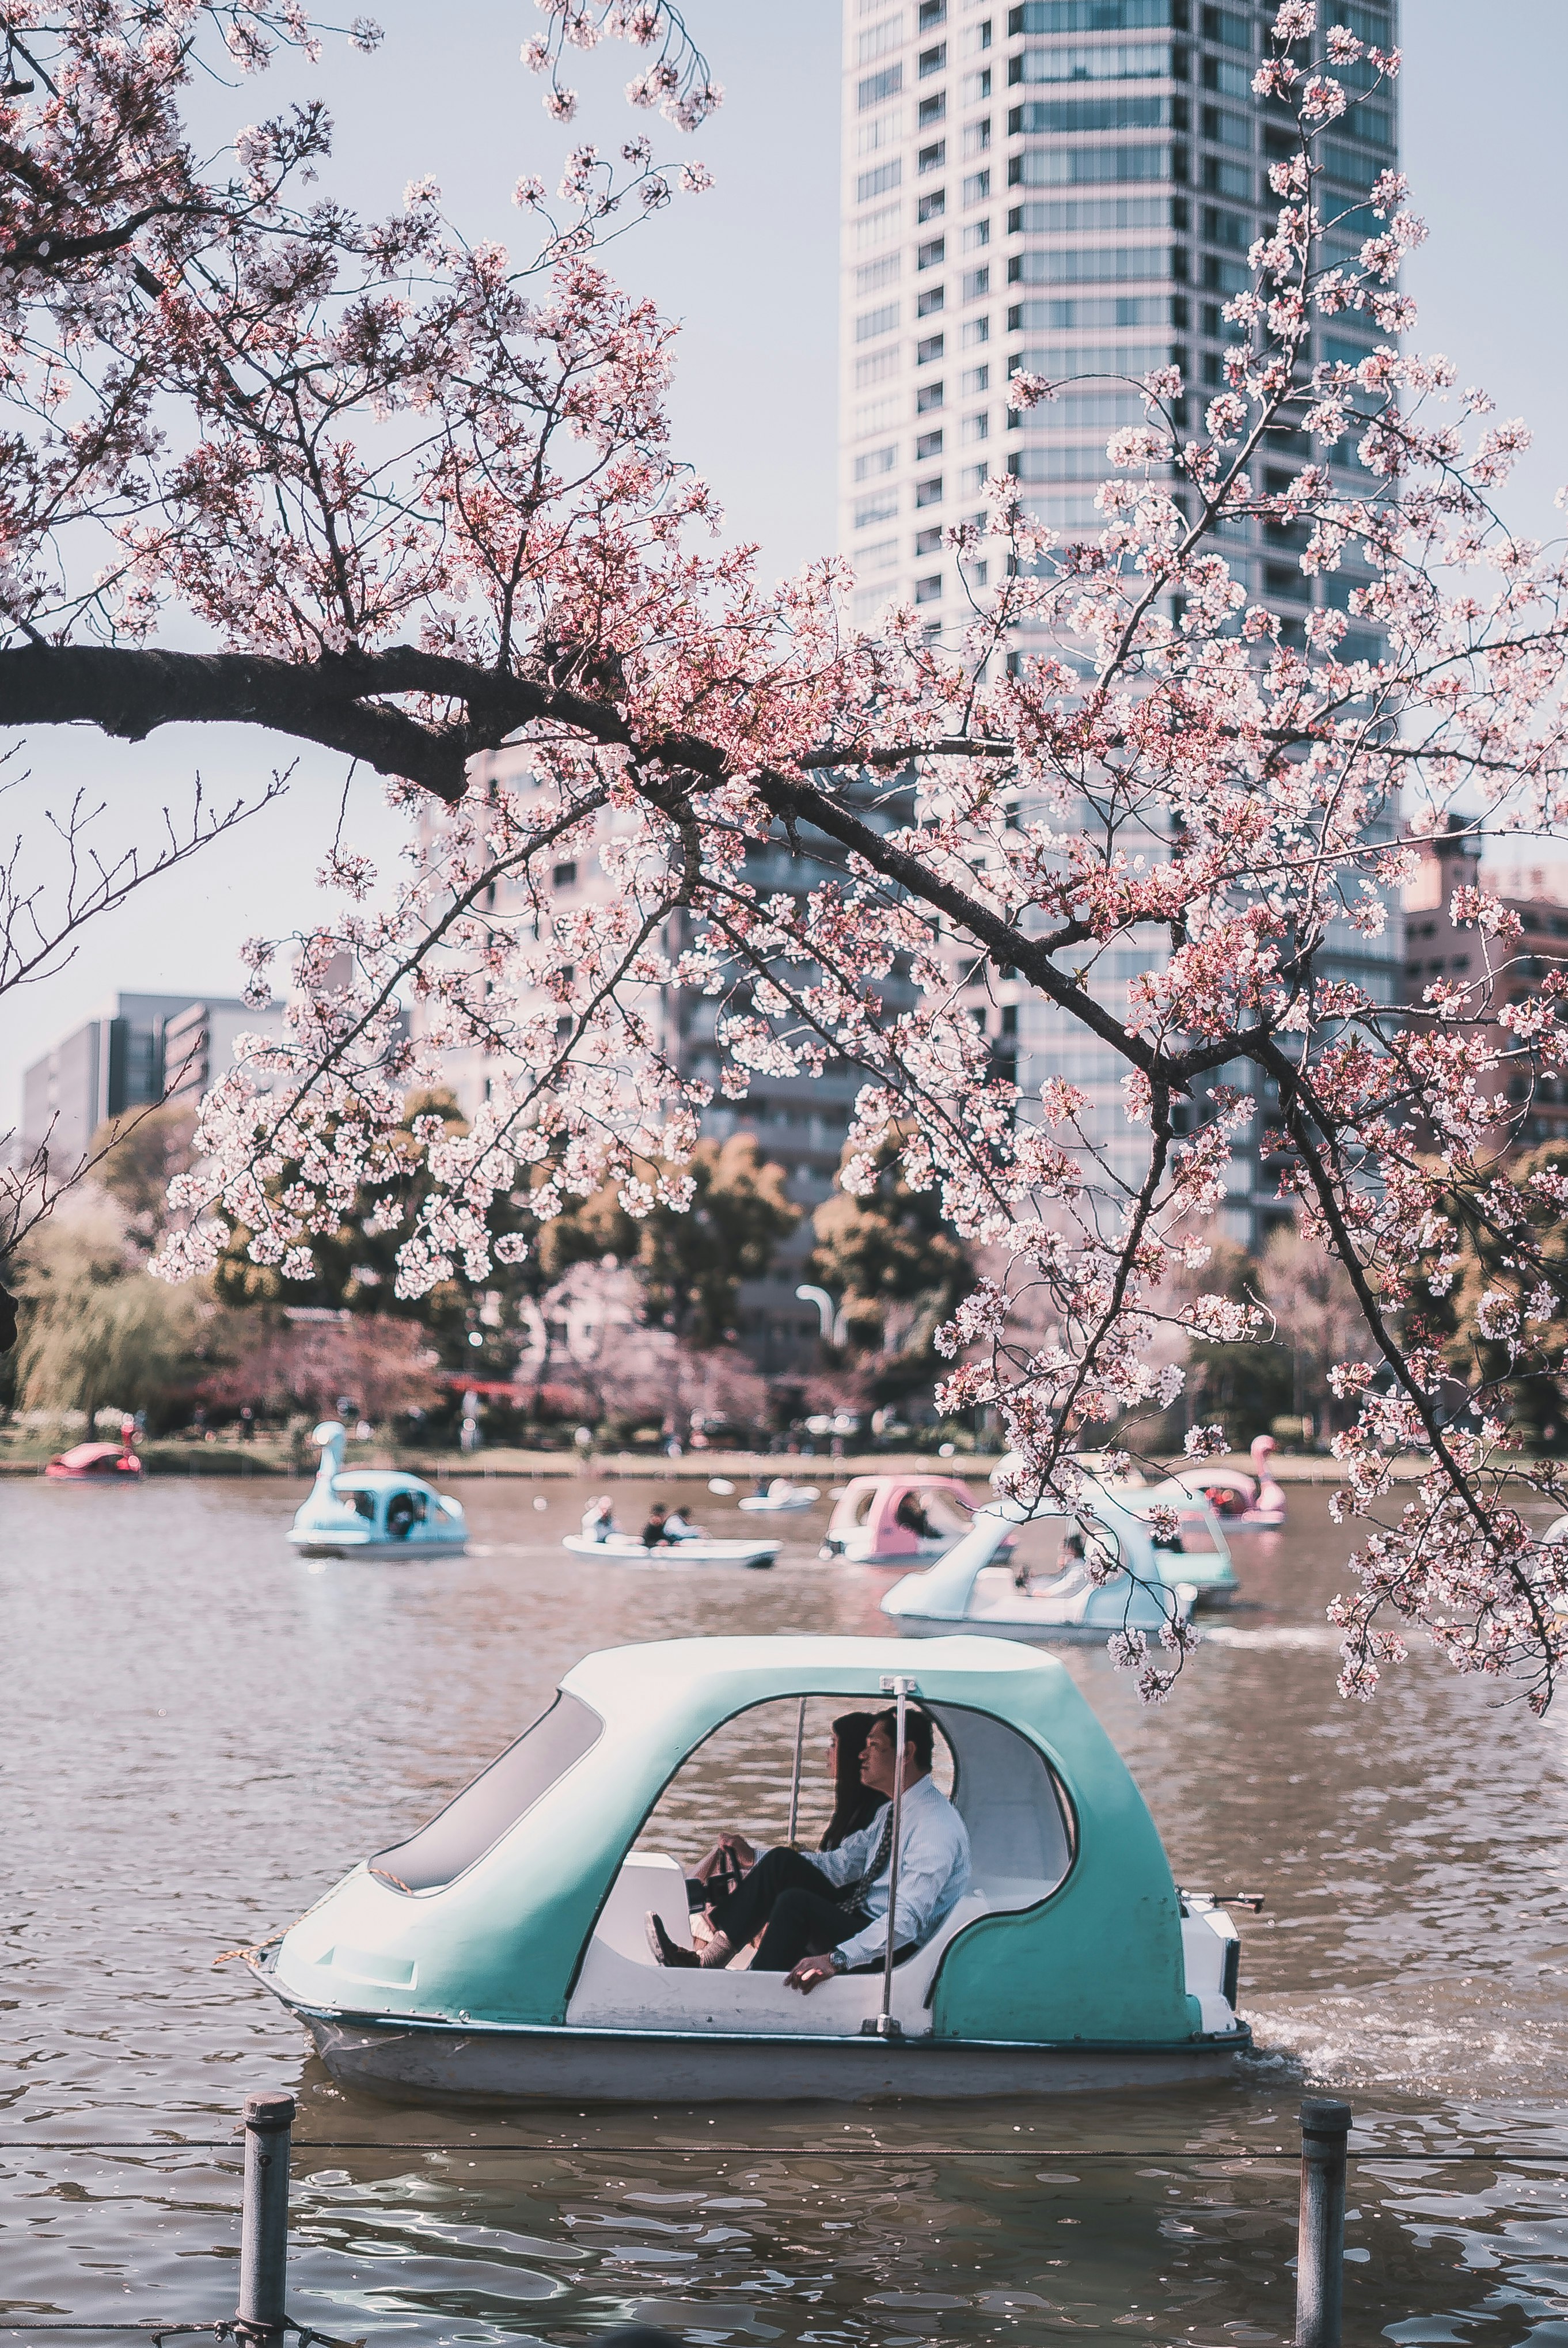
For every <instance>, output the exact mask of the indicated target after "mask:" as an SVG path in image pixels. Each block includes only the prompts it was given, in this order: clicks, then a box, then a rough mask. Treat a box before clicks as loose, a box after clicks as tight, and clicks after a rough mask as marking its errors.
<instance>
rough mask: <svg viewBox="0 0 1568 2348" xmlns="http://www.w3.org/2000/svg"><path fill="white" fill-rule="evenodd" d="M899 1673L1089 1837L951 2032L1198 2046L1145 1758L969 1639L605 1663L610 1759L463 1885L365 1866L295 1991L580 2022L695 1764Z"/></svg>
mask: <svg viewBox="0 0 1568 2348" xmlns="http://www.w3.org/2000/svg"><path fill="white" fill-rule="evenodd" d="M894 1670H901V1671H903V1672H906V1673H911V1674H912V1675H913V1677H914V1678H915V1679H916V1680H917V1683H918V1684H919V1689H920V1693H921V1694H922V1695H923V1696H925V1697H926V1698H927V1699H928V1700H930V1701H931V1702H933V1703H935V1704H955V1705H970V1706H973V1707H974V1708H975V1710H977V1711H979V1712H982V1713H988V1714H990V1715H993V1716H995V1717H997V1718H1000V1719H1002V1720H1005V1721H1006V1722H1007V1723H1008V1724H1009V1725H1012V1726H1013V1727H1014V1728H1016V1730H1017V1731H1018V1732H1019V1733H1021V1734H1022V1735H1024V1736H1026V1738H1028V1739H1029V1740H1030V1741H1031V1742H1033V1743H1034V1744H1036V1745H1037V1746H1038V1747H1039V1748H1040V1750H1041V1751H1042V1752H1044V1753H1045V1754H1046V1755H1047V1757H1048V1759H1049V1760H1050V1761H1051V1763H1052V1764H1053V1766H1055V1768H1056V1769H1057V1773H1058V1775H1059V1776H1060V1777H1061V1779H1062V1781H1063V1783H1064V1784H1065V1786H1066V1787H1067V1788H1068V1793H1069V1795H1070V1797H1071V1800H1072V1803H1073V1806H1074V1808H1075V1810H1076V1812H1077V1816H1078V1853H1077V1856H1076V1859H1075V1861H1074V1864H1073V1867H1072V1869H1071V1871H1070V1872H1069V1875H1068V1879H1067V1881H1066V1883H1065V1884H1064V1885H1063V1887H1062V1889H1061V1890H1060V1891H1058V1892H1057V1893H1056V1894H1054V1895H1053V1896H1052V1897H1051V1898H1050V1899H1049V1900H1047V1901H1046V1902H1045V1903H1044V1904H1043V1905H1042V1906H1041V1907H1040V1908H1039V1909H1037V1910H1030V1911H1027V1912H1025V1913H1021V1914H1012V1915H1008V1914H999V1915H997V1916H995V1917H993V1918H983V1919H981V1920H980V1921H978V1922H977V1923H976V1924H975V1925H974V1926H972V1927H971V1928H970V1929H969V1931H966V1932H965V1933H964V1934H962V1935H961V1936H960V1938H959V1939H958V1940H957V1941H954V1944H953V1946H952V1948H951V1949H950V1951H949V1952H948V1953H947V1956H946V1958H945V1960H944V1963H943V1967H942V1970H941V1972H940V1973H939V1975H938V1978H937V1984H936V1993H935V2000H934V2016H933V2019H934V2026H935V2029H936V2031H937V2032H938V2034H942V2035H945V2036H953V2037H965V2038H969V2037H973V2038H1019V2039H1062V2038H1072V2037H1083V2038H1092V2039H1099V2040H1101V2041H1108V2040H1109V2041H1115V2040H1122V2039H1137V2040H1140V2041H1141V2042H1143V2043H1145V2044H1148V2043H1150V2042H1161V2041H1163V2042H1165V2043H1185V2042H1187V2041H1189V2040H1190V2039H1191V2037H1192V2035H1193V2034H1194V2020H1193V2016H1192V2015H1191V2013H1190V2012H1189V2002H1188V2000H1187V1998H1186V1995H1185V1988H1184V1981H1183V1967H1182V1959H1181V1922H1180V1913H1179V1909H1178V1904H1177V1900H1176V1894H1175V1890H1174V1887H1173V1885H1172V1883H1171V1871H1170V1868H1169V1866H1168V1864H1167V1862H1166V1859H1165V1856H1164V1852H1163V1850H1162V1849H1161V1844H1160V1839H1159V1837H1158V1835H1157V1834H1156V1832H1155V1828H1154V1825H1153V1821H1152V1819H1151V1818H1150V1815H1149V1812H1148V1809H1147V1807H1145V1805H1144V1802H1143V1799H1142V1797H1141V1796H1140V1793H1139V1791H1138V1788H1137V1787H1136V1785H1135V1784H1134V1783H1133V1780H1132V1778H1131V1776H1130V1773H1129V1771H1128V1769H1127V1766H1126V1764H1125V1762H1124V1761H1123V1760H1122V1758H1121V1756H1120V1755H1119V1753H1118V1752H1117V1750H1116V1748H1115V1746H1114V1745H1113V1744H1112V1743H1111V1741H1110V1739H1109V1736H1108V1735H1106V1733H1105V1731H1104V1730H1103V1729H1102V1728H1101V1726H1100V1725H1099V1722H1098V1720H1097V1719H1096V1718H1095V1715H1094V1714H1093V1712H1092V1711H1091V1710H1090V1708H1089V1706H1088V1703H1087V1702H1086V1701H1085V1699H1084V1697H1083V1695H1082V1694H1081V1693H1080V1692H1079V1691H1078V1688H1077V1687H1076V1686H1075V1685H1074V1684H1073V1682H1072V1680H1071V1678H1070V1676H1069V1675H1068V1673H1067V1672H1066V1671H1065V1670H1064V1669H1063V1667H1062V1666H1061V1664H1060V1663H1059V1662H1057V1660H1056V1659H1055V1658H1050V1657H1047V1656H1043V1655H1041V1654H1040V1653H1038V1652H1037V1651H1036V1650H1031V1649H1026V1648H1019V1647H1014V1646H1011V1645H1009V1644H1008V1643H1004V1642H1001V1641H987V1640H977V1639H969V1638H962V1637H959V1638H954V1639H951V1640H943V1641H941V1642H933V1643H931V1647H930V1648H928V1649H927V1650H925V1651H923V1653H918V1654H912V1653H910V1650H909V1648H908V1647H907V1646H905V1645H901V1644H900V1643H897V1642H895V1641H892V1640H885V1641H883V1640H858V1639H849V1638H823V1639H806V1638H799V1639H790V1638H782V1639H759V1638H758V1639H735V1640H712V1641H700V1642H698V1641H692V1642H675V1643H669V1644H668V1645H665V1646H664V1647H662V1648H661V1647H658V1646H654V1647H650V1648H645V1649H641V1650H625V1649H623V1650H611V1651H606V1652H604V1653H600V1654H598V1655H595V1656H592V1657H588V1658H586V1659H585V1660H584V1662H583V1663H581V1664H579V1665H578V1666H577V1667H576V1669H575V1670H574V1671H573V1672H572V1673H568V1674H567V1677H566V1680H565V1682H564V1683H563V1684H564V1686H565V1687H566V1688H567V1689H569V1690H571V1691H573V1692H574V1693H576V1694H578V1695H579V1696H580V1697H581V1699H582V1700H583V1702H584V1703H587V1704H591V1705H592V1706H593V1709H594V1710H595V1711H596V1712H597V1713H598V1714H599V1715H600V1716H601V1718H602V1719H603V1722H604V1729H603V1735H601V1736H600V1738H599V1740H598V1742H597V1743H596V1744H595V1745H594V1746H593V1747H592V1748H591V1749H590V1750H589V1751H588V1752H587V1753H585V1754H584V1755H583V1756H582V1757H581V1758H580V1759H579V1760H578V1761H576V1762H575V1763H574V1764H573V1766H572V1767H571V1768H570V1769H569V1770H568V1771H567V1772H566V1773H565V1775H564V1776H562V1778H561V1779H559V1780H558V1781H557V1783H556V1784H555V1785H554V1786H553V1787H551V1788H550V1789H549V1790H548V1792H546V1793H545V1794H544V1795H543V1796H542V1797H541V1798H540V1800H539V1801H538V1802H537V1803H536V1804H535V1805H534V1807H532V1808H531V1809H530V1810H528V1811H527V1812H526V1813H525V1814H524V1815H523V1816H522V1817H521V1818H519V1819H518V1820H517V1821H516V1823H515V1824H514V1825H513V1826H512V1827H511V1828H510V1829H509V1830H508V1831H507V1832H505V1833H504V1834H503V1835H502V1836H501V1838H500V1840H499V1841H498V1842H497V1843H495V1844H494V1845H493V1846H492V1847H491V1849H489V1850H488V1851H486V1852H485V1853H484V1854H483V1856H482V1857H481V1858H480V1859H477V1860H476V1862H475V1863H474V1864H473V1865H472V1866H470V1867H469V1869H467V1870H466V1871H465V1872H464V1873H462V1874H460V1875H459V1876H458V1877H457V1878H456V1879H454V1880H452V1881H451V1882H449V1883H447V1884H445V1885H443V1886H441V1887H439V1888H438V1889H433V1890H430V1891H428V1892H418V1893H414V1894H411V1895H410V1894H408V1893H405V1892H402V1891H399V1890H397V1889H396V1888H395V1887H394V1886H393V1885H392V1884H390V1883H388V1882H387V1881H386V1880H385V1879H382V1878H379V1877H377V1876H376V1875H375V1874H374V1873H373V1872H371V1871H370V1869H367V1868H366V1867H363V1866H362V1867H360V1868H357V1869H355V1870H354V1872H353V1873H352V1874H351V1875H350V1876H348V1877H347V1878H346V1879H345V1880H344V1881H343V1882H342V1883H340V1884H339V1885H338V1886H337V1887H336V1889H335V1890H334V1891H331V1892H329V1893H328V1894H327V1895H326V1896H325V1899H324V1900H321V1901H320V1902H318V1904H317V1906H316V1907H315V1909H314V1910H312V1911H311V1913H310V1915H309V1917H308V1918H307V1919H305V1920H304V1921H302V1922H301V1923H300V1924H298V1925H296V1926H294V1929H293V1930H292V1931H290V1932H289V1933H288V1934H287V1935H286V1936H285V1938H284V1943H283V1946H282V1947H281V1949H280V1951H279V1958H278V1977H279V1981H280V1984H281V1985H283V1986H284V1988H285V1990H286V1992H287V1993H288V1994H289V1995H290V1996H291V1997H296V1998H298V1999H300V2000H301V2001H302V2002H303V2003H307V2004H308V2003H320V2004H322V2005H324V2006H328V2007H334V2008H337V2009H340V2010H341V2009H352V2010H354V2011H357V2012H365V2013H378V2014H383V2015H387V2016H392V2015H395V2014H397V2013H405V2014H409V2015H420V2016H425V2017H429V2018H439V2019H444V2020H449V2021H466V2020H472V2021H473V2022H475V2023H480V2022H495V2023H500V2024H536V2025H547V2026H548V2025H553V2026H560V2025H562V2024H564V2023H565V2020H566V2010H567V2004H568V2002H569V2000H570V1998H571V1995H572V1991H573V1985H574V1982H575V1978H576V1972H577V1967H578V1964H579V1962H580V1959H581V1957H582V1954H583V1950H584V1948H585V1946H586V1944H587V1941H588V1940H589V1938H590V1936H591V1934H592V1932H593V1927H594V1923H595V1921H596V1919H597V1916H598V1913H599V1910H600V1907H601V1905H602V1903H603V1899H604V1897H605V1895H606V1893H607V1891H608V1890H609V1888H610V1886H611V1883H612V1881H613V1880H614V1875H615V1871H616V1869H618V1867H619V1865H620V1863H621V1859H622V1858H623V1856H624V1853H625V1852H626V1850H627V1849H629V1848H630V1846H631V1845H632V1844H633V1843H634V1841H635V1840H636V1838H637V1837H638V1835H639V1834H640V1833H641V1832H642V1830H643V1828H644V1824H645V1819H646V1818H647V1815H648V1813H649V1811H650V1809H651V1808H652V1807H653V1806H654V1804H655V1801H656V1800H657V1798H658V1796H659V1794H660V1792H661V1791H662V1789H663V1787H664V1786H665V1783H666V1782H667V1781H668V1779H669V1778H670V1777H671V1776H673V1775H674V1773H675V1772H676V1769H678V1768H679V1766H681V1764H682V1763H683V1762H684V1761H685V1760H686V1758H687V1756H689V1755H690V1753H691V1752H692V1751H693V1750H694V1748H695V1747H696V1746H697V1745H699V1744H700V1743H701V1742H702V1741H703V1739H704V1738H705V1737H706V1736H707V1735H709V1734H710V1733H711V1731H712V1730H713V1729H715V1728H716V1727H717V1726H718V1725H720V1724H721V1723H722V1722H723V1721H725V1720H727V1719H728V1718H730V1717H731V1716H732V1715H734V1714H736V1713H738V1712H739V1711H742V1710H744V1709H745V1708H746V1707H747V1706H748V1705H749V1704H756V1703H759V1702H764V1701H768V1700H770V1699H777V1698H779V1697H785V1696H791V1695H794V1694H820V1695H830V1696H844V1697H849V1698H851V1699H854V1698H860V1699H861V1701H866V1700H868V1699H869V1700H871V1701H876V1700H877V1699H878V1698H879V1697H880V1698H881V1700H882V1701H885V1700H886V1699H885V1695H883V1694H882V1688H883V1685H884V1675H885V1674H887V1673H890V1672H892V1671H894ZM713 1823H714V1825H715V1826H716V1827H722V1826H724V1825H727V1824H729V1823H732V1821H730V1820H728V1819H725V1818H716V1819H715V1820H714V1822H713ZM400 1983H406V1984H407V1986H403V1987H399V1986H398V1984H400Z"/></svg>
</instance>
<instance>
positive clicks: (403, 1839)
mask: <svg viewBox="0 0 1568 2348" xmlns="http://www.w3.org/2000/svg"><path fill="white" fill-rule="evenodd" d="M562 1703H570V1704H573V1705H574V1706H575V1707H576V1709H577V1710H578V1711H579V1712H582V1713H585V1714H586V1715H587V1716H588V1718H589V1720H591V1721H592V1722H593V1724H594V1726H593V1735H592V1736H591V1737H590V1738H589V1740H588V1742H587V1744H586V1745H584V1746H582V1748H581V1749H580V1750H579V1751H578V1752H577V1753H575V1754H573V1757H572V1759H571V1760H570V1761H568V1762H567V1763H566V1765H565V1766H564V1767H563V1768H561V1769H558V1770H557V1771H556V1773H555V1775H554V1776H552V1778H551V1779H550V1780H549V1782H548V1783H547V1784H545V1785H543V1786H541V1787H540V1788H539V1790H538V1791H537V1793H535V1794H534V1795H533V1796H532V1797H531V1799H530V1800H529V1801H527V1802H525V1803H524V1804H523V1806H522V1807H521V1809H520V1810H515V1811H513V1813H512V1815H511V1818H508V1820H507V1822H506V1824H505V1825H504V1826H503V1827H501V1828H500V1830H499V1831H498V1832H497V1833H495V1834H493V1835H492V1836H491V1837H490V1840H489V1842H487V1843H486V1844H485V1845H484V1847H483V1849H480V1850H477V1851H475V1853H474V1854H473V1856H472V1858H471V1859H467V1860H465V1861H464V1863H463V1865H462V1866H461V1867H459V1868H455V1869H453V1871H452V1872H451V1874H450V1875H449V1876H447V1877H446V1878H445V1879H444V1880H443V1881H442V1882H440V1883H420V1884H409V1883H405V1882H404V1881H403V1880H402V1879H401V1878H400V1877H398V1876H396V1875H393V1874H392V1873H391V1872H390V1871H389V1870H388V1869H386V1868H384V1867H381V1866H380V1865H378V1864H377V1862H378V1861H379V1860H381V1859H390V1858H391V1857H392V1856H393V1854H394V1853H395V1852H397V1851H401V1850H406V1849H407V1848H408V1845H409V1844H410V1843H412V1842H415V1841H417V1840H418V1838H419V1837H420V1836H421V1835H424V1834H426V1833H428V1831H429V1829H430V1828H432V1827H434V1826H437V1825H438V1823H439V1822H440V1820H441V1819H442V1818H445V1817H446V1815H447V1813H448V1811H449V1810H452V1809H455V1808H456V1807H457V1805H458V1804H459V1802H460V1801H462V1800H463V1799H464V1798H465V1797H466V1796H468V1795H469V1794H470V1793H472V1791H473V1789H474V1787H476V1786H478V1785H479V1784H480V1782H481V1781H482V1780H483V1779H484V1778H486V1777H488V1776H490V1775H491V1773H492V1771H494V1770H497V1769H499V1768H500V1766H502V1764H503V1763H504V1762H505V1761H506V1760H508V1759H509V1758H510V1756H511V1755H512V1754H513V1753H515V1752H516V1750H517V1748H518V1746H520V1745H523V1744H526V1743H527V1741H528V1739H529V1738H530V1737H531V1735H533V1733H534V1731H535V1730H536V1729H539V1728H542V1727H543V1725H544V1724H545V1722H546V1721H547V1720H549V1719H550V1717H551V1716H552V1714H553V1713H555V1712H556V1711H557V1710H558V1709H559V1708H560V1706H561V1705H562ZM604 1727H605V1722H604V1715H603V1713H602V1712H600V1711H599V1710H598V1708H597V1707H596V1706H595V1705H593V1704H589V1703H587V1702H586V1701H585V1700H584V1699H583V1697H582V1696H580V1695H579V1694H577V1693H576V1691H575V1690H574V1689H572V1688H567V1687H558V1688H557V1689H556V1690H555V1692H554V1694H552V1697H551V1699H550V1702H549V1703H548V1704H545V1705H544V1706H543V1708H542V1710H541V1711H540V1712H538V1713H536V1714H535V1715H534V1717H533V1718H532V1719H531V1721H530V1722H529V1724H528V1725H527V1727H526V1728H523V1729H520V1730H519V1732H518V1734H517V1735H515V1736H514V1737H513V1738H512V1739H511V1743H510V1744H507V1745H503V1746H502V1747H501V1749H500V1752H499V1753H497V1754H496V1755H494V1756H493V1757H492V1758H491V1759H490V1760H489V1761H487V1762H486V1763H485V1765H484V1766H483V1768H482V1769H476V1770H475V1772H474V1774H473V1776H471V1777H469V1779H468V1781H467V1782H466V1784H464V1785H461V1786H459V1787H458V1790H457V1792H456V1793H455V1794H452V1795H449V1797H448V1798H447V1800H446V1801H444V1802H443V1803H442V1804H441V1806H440V1807H439V1809H438V1810H434V1811H432V1812H431V1814H430V1816H429V1817H428V1818H425V1819H423V1820H422V1821H421V1822H420V1824H419V1825H418V1826H417V1827H416V1828H414V1829H413V1831H412V1833H409V1834H406V1835H401V1836H399V1837H398V1838H397V1841H396V1842H393V1843H388V1844H387V1846H386V1848H385V1849H382V1850H378V1851H377V1852H375V1853H374V1854H373V1855H372V1857H370V1858H369V1859H366V1862H365V1865H366V1872H367V1873H369V1874H370V1875H373V1876H374V1877H375V1879H376V1880H377V1882H378V1883H384V1884H386V1885H387V1888H388V1889H389V1890H393V1891H396V1892H397V1893H398V1895H399V1896H400V1897H401V1898H403V1899H405V1900H433V1899H436V1898H438V1896H439V1894H440V1893H441V1892H443V1891H449V1890H451V1888H452V1886H453V1884H454V1883H460V1882H461V1881H462V1879H463V1878H464V1877H465V1876H467V1875H470V1874H471V1873H472V1872H473V1870H474V1869H475V1868H476V1867H479V1866H480V1865H482V1864H483V1862H484V1861H485V1860H486V1859H489V1857H490V1853H491V1852H492V1851H494V1850H496V1849H499V1848H500V1845H501V1844H502V1843H503V1842H504V1841H505V1840H506V1838H507V1837H508V1835H509V1834H511V1832H512V1831H513V1830H514V1828H517V1827H520V1826H521V1823H522V1821H523V1819H524V1818H527V1817H529V1816H530V1814H531V1812H532V1811H534V1810H536V1809H537V1808H538V1807H539V1805H540V1803H541V1802H542V1801H544V1800H546V1799H547V1798H548V1797H549V1796H550V1795H552V1794H553V1793H554V1791H555V1789H556V1787H558V1786H561V1785H563V1784H564V1783H565V1781H566V1779H567V1778H568V1777H569V1776H571V1775H572V1772H573V1769H575V1768H578V1767H579V1766H581V1765H582V1763H583V1762H584V1761H585V1760H586V1759H587V1758H588V1756H589V1755H590V1754H591V1753H592V1752H593V1749H594V1747H595V1746H597V1745H598V1744H599V1742H600V1740H601V1738H602V1737H603V1734H604Z"/></svg>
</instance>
